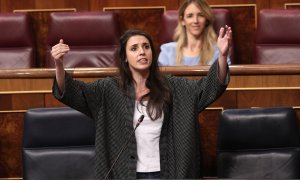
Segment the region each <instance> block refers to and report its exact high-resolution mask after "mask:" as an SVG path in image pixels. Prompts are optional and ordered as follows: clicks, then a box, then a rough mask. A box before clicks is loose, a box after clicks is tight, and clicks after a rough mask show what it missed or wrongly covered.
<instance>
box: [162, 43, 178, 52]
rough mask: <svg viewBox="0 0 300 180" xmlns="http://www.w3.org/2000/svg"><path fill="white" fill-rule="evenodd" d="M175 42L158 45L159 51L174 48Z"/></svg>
mask: <svg viewBox="0 0 300 180" xmlns="http://www.w3.org/2000/svg"><path fill="white" fill-rule="evenodd" d="M176 44H177V43H176V42H169V43H166V44H162V45H161V46H160V49H161V51H170V50H176Z"/></svg>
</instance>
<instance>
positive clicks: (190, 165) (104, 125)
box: [53, 62, 229, 179]
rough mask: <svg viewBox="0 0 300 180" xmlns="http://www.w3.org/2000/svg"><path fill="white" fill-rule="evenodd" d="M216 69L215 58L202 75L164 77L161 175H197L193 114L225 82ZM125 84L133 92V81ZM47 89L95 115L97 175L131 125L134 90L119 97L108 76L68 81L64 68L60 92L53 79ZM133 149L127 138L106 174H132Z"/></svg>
mask: <svg viewBox="0 0 300 180" xmlns="http://www.w3.org/2000/svg"><path fill="white" fill-rule="evenodd" d="M217 73H218V63H217V62H216V63H214V64H213V65H212V66H211V68H210V70H209V72H208V74H207V76H206V77H203V78H201V79H199V80H186V79H185V78H182V77H176V76H172V75H166V76H165V78H166V80H167V82H168V83H169V86H170V90H171V94H172V103H171V105H170V107H169V108H168V110H166V111H165V112H164V114H165V115H164V122H163V127H162V131H161V137H160V161H161V179H167V178H172V179H198V178H200V138H199V125H198V114H199V112H201V111H203V110H204V109H205V108H206V107H207V106H208V105H209V104H211V103H212V102H214V101H215V100H216V99H217V98H218V97H219V96H220V95H221V94H222V93H223V92H224V91H225V89H226V87H227V85H228V83H229V71H228V73H227V78H226V81H225V82H224V83H222V82H220V80H219V79H218V74H217ZM129 88H131V89H130V90H131V92H133V93H132V94H134V88H133V86H130V87H129ZM53 94H54V96H55V97H56V98H57V99H58V100H60V101H61V102H63V103H64V104H66V105H68V106H70V107H72V108H74V109H76V110H78V111H81V112H83V113H84V114H86V115H88V116H90V117H91V118H93V119H94V120H95V125H96V139H95V154H96V158H95V174H96V178H97V179H103V178H104V177H105V174H106V173H107V172H108V170H109V167H110V166H111V164H112V162H113V161H114V159H115V158H116V156H117V154H118V152H119V150H120V148H121V147H122V146H123V144H124V143H125V142H126V140H127V138H128V136H129V134H130V133H131V132H132V130H133V113H134V104H135V98H134V95H133V96H132V98H130V97H128V96H125V95H124V94H123V93H122V91H121V89H120V88H119V86H118V83H117V80H116V78H113V77H107V78H105V79H102V80H97V81H95V82H92V83H84V82H81V81H78V80H73V79H72V78H71V77H70V76H69V75H68V74H67V73H66V77H65V91H64V92H63V93H62V94H61V95H60V94H59V90H58V87H57V84H56V80H55V81H54V85H53ZM141 125H142V124H141ZM136 148H137V147H136V139H135V138H131V139H130V142H129V146H128V148H127V149H126V150H125V151H124V152H123V153H122V154H121V156H120V159H119V160H118V162H117V163H116V165H115V166H114V168H113V170H112V172H111V173H110V177H109V178H113V179H135V178H136V161H137V149H136Z"/></svg>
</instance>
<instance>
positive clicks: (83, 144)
mask: <svg viewBox="0 0 300 180" xmlns="http://www.w3.org/2000/svg"><path fill="white" fill-rule="evenodd" d="M94 141H95V125H94V121H93V120H92V119H90V118H88V117H87V116H85V115H84V114H82V113H80V112H78V111H76V110H73V109H71V108H69V107H61V108H37V109H30V110H28V111H27V112H26V113H25V117H24V132H23V150H22V152H23V178H24V179H25V180H26V179H27V180H41V179H43V180H47V179H49V180H53V179H61V180H67V179H82V180H83V179H84V180H87V179H92V178H93V177H94Z"/></svg>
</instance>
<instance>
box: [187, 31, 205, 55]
mask: <svg viewBox="0 0 300 180" xmlns="http://www.w3.org/2000/svg"><path fill="white" fill-rule="evenodd" d="M187 39H188V41H187V45H186V48H187V49H188V50H190V51H199V50H200V48H201V45H202V40H201V38H196V37H195V36H192V35H190V34H188V38H187Z"/></svg>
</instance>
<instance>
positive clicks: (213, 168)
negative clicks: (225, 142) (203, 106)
mask: <svg viewBox="0 0 300 180" xmlns="http://www.w3.org/2000/svg"><path fill="white" fill-rule="evenodd" d="M221 112H222V109H218V110H205V111H204V112H202V113H200V115H199V125H200V138H201V150H202V154H203V156H202V157H201V158H202V159H201V163H202V167H203V168H202V169H201V172H202V175H203V176H204V177H216V175H217V163H216V152H217V138H218V133H217V132H218V129H219V118H220V113H221Z"/></svg>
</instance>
